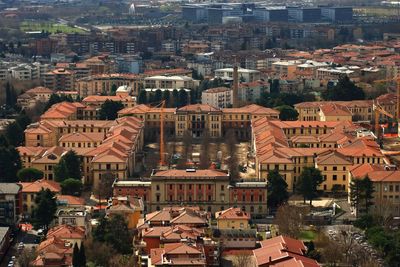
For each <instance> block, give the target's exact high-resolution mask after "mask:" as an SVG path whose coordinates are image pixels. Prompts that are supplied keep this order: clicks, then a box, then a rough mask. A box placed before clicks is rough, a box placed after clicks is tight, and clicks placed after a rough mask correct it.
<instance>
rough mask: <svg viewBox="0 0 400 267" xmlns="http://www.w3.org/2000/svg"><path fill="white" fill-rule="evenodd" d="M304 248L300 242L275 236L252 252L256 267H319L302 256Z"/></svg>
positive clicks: (313, 261) (315, 262)
mask: <svg viewBox="0 0 400 267" xmlns="http://www.w3.org/2000/svg"><path fill="white" fill-rule="evenodd" d="M304 251H306V247H305V246H304V243H303V242H302V241H300V240H296V239H293V238H289V237H285V236H277V237H274V238H271V239H267V240H264V241H262V242H261V248H259V249H255V250H253V255H254V257H255V259H256V264H257V266H264V265H266V264H269V266H281V267H283V266H288V267H292V266H293V267H297V266H298V267H319V266H320V265H319V264H318V263H317V261H315V260H313V259H310V258H307V257H305V256H304Z"/></svg>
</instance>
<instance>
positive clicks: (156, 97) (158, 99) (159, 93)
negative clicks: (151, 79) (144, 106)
mask: <svg viewBox="0 0 400 267" xmlns="http://www.w3.org/2000/svg"><path fill="white" fill-rule="evenodd" d="M161 100H162V91H161V90H160V89H157V90H156V91H155V93H154V102H157V103H158V102H161Z"/></svg>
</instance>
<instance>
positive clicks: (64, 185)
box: [60, 178, 83, 196]
mask: <svg viewBox="0 0 400 267" xmlns="http://www.w3.org/2000/svg"><path fill="white" fill-rule="evenodd" d="M60 185H61V192H62V193H63V194H64V195H71V196H80V195H81V193H82V189H83V184H82V182H81V180H78V179H74V178H67V179H65V180H64V181H62V182H61V184H60Z"/></svg>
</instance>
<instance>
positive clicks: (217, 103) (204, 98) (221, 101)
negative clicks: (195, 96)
mask: <svg viewBox="0 0 400 267" xmlns="http://www.w3.org/2000/svg"><path fill="white" fill-rule="evenodd" d="M201 103H202V104H206V105H210V106H212V107H217V108H228V107H231V106H232V90H231V89H229V88H227V87H217V88H210V89H207V90H204V91H203V92H201Z"/></svg>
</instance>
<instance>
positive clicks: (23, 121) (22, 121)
mask: <svg viewBox="0 0 400 267" xmlns="http://www.w3.org/2000/svg"><path fill="white" fill-rule="evenodd" d="M15 122H16V123H18V125H19V126H20V127H21V129H23V130H25V129H26V127H27V126H28V125H29V124H31V122H32V121H31V119H30V118H29V117H28V115H26V113H25V110H23V111H22V112H21V114H20V115H19V116H18V117H17V118H16V119H15Z"/></svg>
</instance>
